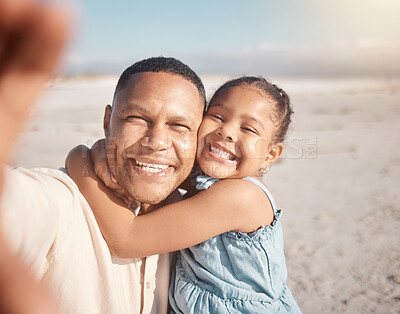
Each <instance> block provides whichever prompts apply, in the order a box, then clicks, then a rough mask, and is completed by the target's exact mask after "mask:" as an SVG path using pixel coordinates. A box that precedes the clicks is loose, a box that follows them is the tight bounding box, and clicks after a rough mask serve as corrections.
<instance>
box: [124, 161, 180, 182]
mask: <svg viewBox="0 0 400 314" xmlns="http://www.w3.org/2000/svg"><path fill="white" fill-rule="evenodd" d="M146 161H147V162H144V161H142V159H141V160H140V161H139V160H136V159H135V158H130V162H131V165H132V167H133V169H134V171H136V172H137V173H138V174H139V175H140V176H144V177H152V178H156V177H160V178H161V177H165V176H166V175H168V174H171V172H172V171H173V169H174V166H172V165H170V164H166V163H165V161H164V162H163V163H161V162H160V161H154V160H148V159H146Z"/></svg>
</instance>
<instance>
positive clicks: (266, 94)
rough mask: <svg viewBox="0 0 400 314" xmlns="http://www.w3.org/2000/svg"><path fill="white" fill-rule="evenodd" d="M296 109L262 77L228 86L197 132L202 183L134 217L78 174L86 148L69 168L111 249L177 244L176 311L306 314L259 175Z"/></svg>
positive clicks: (140, 250) (123, 253)
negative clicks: (182, 196) (188, 193)
mask: <svg viewBox="0 0 400 314" xmlns="http://www.w3.org/2000/svg"><path fill="white" fill-rule="evenodd" d="M291 114H292V109H291V105H290V102H289V97H288V96H287V94H286V93H285V92H284V91H283V90H281V89H280V88H278V87H276V86H275V85H272V84H270V83H269V82H267V81H266V80H265V79H263V78H256V77H242V78H239V79H235V80H232V81H228V82H227V83H225V84H224V85H222V86H221V87H220V88H219V89H218V90H217V91H216V92H215V94H214V96H213V97H212V99H211V101H210V103H209V107H208V109H207V112H206V114H205V116H204V119H203V122H202V124H201V126H200V129H199V132H198V146H197V156H196V157H197V158H196V160H197V163H198V165H199V166H200V168H201V170H202V171H203V173H204V174H203V175H199V176H197V178H196V180H197V185H196V188H197V189H198V190H201V191H200V192H198V193H197V194H195V195H194V196H192V197H190V198H187V199H186V200H183V201H181V202H177V203H175V204H172V205H167V206H165V207H162V208H159V209H157V210H155V211H153V212H150V213H148V214H145V215H141V216H137V217H135V216H134V215H133V214H132V212H130V211H128V210H126V208H125V207H124V206H123V204H122V202H121V201H120V200H119V199H117V198H116V197H115V199H113V200H110V198H109V197H108V196H106V195H105V194H101V193H99V192H98V188H97V187H93V186H94V185H98V184H102V183H101V181H99V179H98V178H97V177H96V175H95V174H94V171H93V168H92V166H91V167H89V176H82V167H83V166H84V165H85V163H87V162H90V153H87V152H86V154H87V155H86V157H87V159H88V160H89V161H88V160H85V159H86V158H85V157H84V158H80V160H74V162H70V163H69V164H70V166H69V167H68V171H69V174H70V175H71V177H72V178H73V179H74V180H75V182H76V183H77V184H78V186H79V188H80V189H81V192H82V193H83V194H84V196H85V198H86V199H87V200H88V202H89V204H90V206H91V208H92V210H93V212H94V214H95V216H96V219H97V221H98V224H99V227H100V229H101V231H102V233H103V236H104V238H105V240H106V241H107V243H108V245H109V247H110V250H111V252H112V254H114V255H117V256H119V257H123V258H134V257H142V256H148V255H153V254H158V253H164V252H169V251H175V250H180V252H179V253H178V255H177V260H176V265H175V271H174V273H173V277H172V280H171V286H170V304H171V308H172V310H173V311H174V312H177V313H300V309H299V308H298V306H297V304H296V301H295V300H294V298H293V296H292V294H291V292H290V290H289V289H288V287H287V286H286V277H287V271H286V265H285V257H284V251H283V235H282V227H281V214H282V212H281V210H280V209H277V207H276V205H275V202H274V200H273V198H272V196H271V193H270V192H269V190H268V189H267V188H266V187H265V185H264V184H263V183H262V181H261V180H260V176H261V175H262V173H263V172H264V171H265V170H266V169H268V168H269V167H270V166H271V165H272V164H273V163H274V162H275V161H276V160H277V159H278V158H279V157H280V155H281V153H282V150H283V144H282V142H283V140H284V137H285V134H286V131H287V129H288V126H289V123H290V121H291V118H290V116H291ZM92 187H93V188H92ZM100 194H101V195H100Z"/></svg>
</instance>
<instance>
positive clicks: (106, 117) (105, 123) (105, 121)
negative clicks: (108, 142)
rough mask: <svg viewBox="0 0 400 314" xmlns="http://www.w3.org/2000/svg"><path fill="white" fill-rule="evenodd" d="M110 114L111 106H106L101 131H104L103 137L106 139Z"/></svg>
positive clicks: (108, 131)
mask: <svg viewBox="0 0 400 314" xmlns="http://www.w3.org/2000/svg"><path fill="white" fill-rule="evenodd" d="M111 112H112V108H111V106H110V105H107V106H106V109H105V111H104V119H103V129H104V135H105V136H106V137H107V136H108V134H109V133H110V121H111Z"/></svg>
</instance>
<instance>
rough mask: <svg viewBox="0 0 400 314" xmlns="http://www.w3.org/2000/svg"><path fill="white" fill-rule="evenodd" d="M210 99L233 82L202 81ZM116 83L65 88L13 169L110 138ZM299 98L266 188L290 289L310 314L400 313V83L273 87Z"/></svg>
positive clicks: (35, 120) (60, 158)
mask: <svg viewBox="0 0 400 314" xmlns="http://www.w3.org/2000/svg"><path fill="white" fill-rule="evenodd" d="M202 78H203V80H204V82H205V86H206V89H207V91H208V95H209V96H210V95H211V94H212V92H213V91H214V90H215V88H216V86H218V85H219V84H220V83H222V82H223V81H224V80H225V79H226V77H224V76H215V75H214V76H213V75H205V76H203V77H202ZM116 81H117V77H91V78H88V77H86V78H85V77H83V78H74V79H57V80H55V81H54V82H52V83H51V84H50V85H49V89H48V90H47V91H46V92H45V93H44V94H43V96H42V97H41V98H40V99H39V101H38V103H37V107H36V109H35V110H34V111H33V112H32V114H31V119H30V120H29V122H28V123H27V125H26V127H25V130H24V131H23V132H22V134H21V136H20V138H19V141H18V144H17V145H16V146H17V149H16V154H15V158H14V165H17V166H24V167H42V166H45V167H52V168H58V167H60V166H63V165H64V160H65V156H66V155H67V153H68V152H69V150H70V149H71V148H73V147H74V146H76V145H78V144H85V145H88V146H91V145H92V144H93V143H94V141H95V140H97V139H98V138H101V137H103V130H102V118H103V113H104V107H105V105H106V104H108V103H110V102H111V101H112V93H113V89H114V87H115V84H116ZM273 81H274V82H275V83H277V84H278V85H280V86H281V87H282V88H283V89H285V90H286V91H287V92H288V93H289V95H290V96H291V99H292V103H293V106H294V111H295V115H294V117H293V118H294V119H293V125H292V127H291V129H290V131H289V136H288V140H287V142H286V150H285V153H284V156H283V158H282V159H281V160H280V161H279V162H278V163H277V164H276V165H274V166H273V167H272V168H271V170H270V172H269V173H268V174H266V175H265V176H264V181H265V183H266V184H267V186H268V188H269V189H270V190H271V191H272V193H273V195H274V196H275V200H276V202H277V204H278V206H279V207H282V208H283V217H282V218H283V227H284V234H285V253H286V258H287V265H288V285H289V287H290V289H291V290H292V293H293V294H294V296H295V298H296V299H297V301H298V303H299V305H300V307H301V309H302V311H303V312H304V313H400V246H399V239H400V195H399V192H398V191H399V187H400V80H399V79H397V80H395V79H391V80H389V79H387V80H384V79H374V78H373V79H335V80H333V79H290V80H289V79H283V78H282V79H280V78H276V79H274V80H273Z"/></svg>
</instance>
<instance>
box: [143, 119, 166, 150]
mask: <svg viewBox="0 0 400 314" xmlns="http://www.w3.org/2000/svg"><path fill="white" fill-rule="evenodd" d="M141 144H142V146H143V147H145V148H148V149H151V150H153V151H160V150H166V149H168V148H169V147H170V145H171V140H170V139H169V136H168V130H167V129H166V128H165V127H163V126H161V125H153V126H151V127H150V128H149V129H148V131H147V133H146V134H145V136H143V137H142V139H141Z"/></svg>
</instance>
